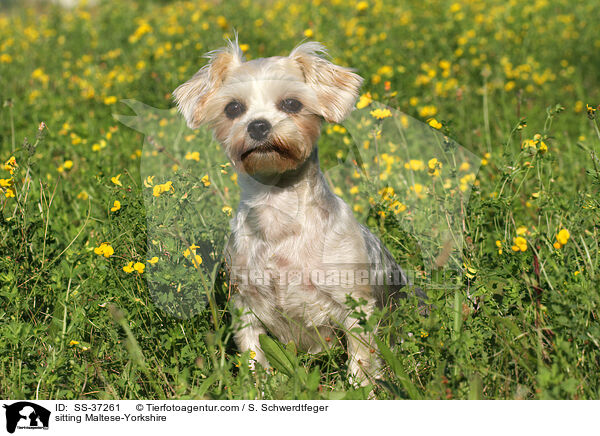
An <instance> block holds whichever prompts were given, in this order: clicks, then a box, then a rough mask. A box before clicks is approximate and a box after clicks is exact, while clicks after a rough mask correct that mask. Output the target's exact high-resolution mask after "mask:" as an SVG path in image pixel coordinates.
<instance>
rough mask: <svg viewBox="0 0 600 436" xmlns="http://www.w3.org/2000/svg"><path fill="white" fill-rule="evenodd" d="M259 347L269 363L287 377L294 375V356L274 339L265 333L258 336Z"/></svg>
mask: <svg viewBox="0 0 600 436" xmlns="http://www.w3.org/2000/svg"><path fill="white" fill-rule="evenodd" d="M259 341H260V347H261V348H262V350H263V352H264V353H265V356H266V357H267V360H268V361H269V363H270V364H271V365H272V366H273V368H275V369H276V370H278V371H279V372H282V373H284V374H285V375H287V376H288V377H294V374H295V373H296V357H295V356H294V355H293V354H292V353H290V352H289V351H287V350H286V349H285V348H284V347H283V345H281V344H280V343H279V342H277V341H274V340H273V339H271V338H270V337H268V336H267V335H264V334H263V335H260V336H259Z"/></svg>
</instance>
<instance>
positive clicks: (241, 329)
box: [234, 304, 269, 369]
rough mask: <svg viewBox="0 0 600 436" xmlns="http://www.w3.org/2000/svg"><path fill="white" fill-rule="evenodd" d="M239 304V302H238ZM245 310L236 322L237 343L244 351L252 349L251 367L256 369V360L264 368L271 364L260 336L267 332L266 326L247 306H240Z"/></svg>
mask: <svg viewBox="0 0 600 436" xmlns="http://www.w3.org/2000/svg"><path fill="white" fill-rule="evenodd" d="M236 306H237V304H236ZM240 308H241V309H242V310H243V313H242V315H241V316H240V319H239V320H238V321H237V322H236V323H235V333H234V339H235V343H236V345H237V347H238V350H240V351H241V352H242V353H243V352H244V351H250V357H251V359H250V362H249V365H250V368H251V369H254V365H255V362H259V363H260V364H261V365H262V366H263V367H264V368H267V367H268V366H269V363H268V362H267V358H266V357H265V354H264V353H263V351H262V348H261V347H260V340H259V336H260V335H261V334H263V333H266V331H265V329H264V327H263V326H262V324H261V323H260V321H259V320H258V318H257V317H256V315H254V314H253V313H252V312H250V311H249V310H248V309H247V308H244V307H240Z"/></svg>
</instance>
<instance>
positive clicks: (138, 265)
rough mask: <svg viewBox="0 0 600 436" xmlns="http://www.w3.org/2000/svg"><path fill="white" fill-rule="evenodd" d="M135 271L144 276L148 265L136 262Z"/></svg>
mask: <svg viewBox="0 0 600 436" xmlns="http://www.w3.org/2000/svg"><path fill="white" fill-rule="evenodd" d="M133 269H134V270H136V271H137V273H138V274H142V273H143V272H144V270H145V269H146V265H145V264H143V263H142V262H136V263H135V265H133Z"/></svg>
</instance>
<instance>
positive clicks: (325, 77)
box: [289, 42, 363, 123]
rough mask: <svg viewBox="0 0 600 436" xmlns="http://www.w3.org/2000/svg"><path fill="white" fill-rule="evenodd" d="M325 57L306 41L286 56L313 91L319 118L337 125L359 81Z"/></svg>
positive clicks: (322, 49) (350, 105)
mask: <svg viewBox="0 0 600 436" xmlns="http://www.w3.org/2000/svg"><path fill="white" fill-rule="evenodd" d="M326 55H327V50H326V49H325V47H324V46H323V45H322V44H320V43H318V42H306V43H304V44H301V45H299V46H298V47H296V48H295V49H294V50H292V52H291V53H290V56H289V57H290V58H291V59H293V60H294V61H296V62H297V64H298V65H299V66H300V69H301V70H302V73H303V74H304V80H305V82H306V83H307V84H308V85H309V86H310V87H311V88H312V89H313V90H314V91H315V93H316V96H317V100H318V103H319V112H320V115H321V116H322V117H323V118H325V120H327V121H329V122H332V123H339V122H341V121H342V120H344V118H346V116H348V114H349V113H350V111H351V110H352V108H353V107H354V102H355V101H356V98H357V97H358V90H359V89H360V85H361V84H362V81H363V79H362V77H360V76H359V75H358V74H355V73H353V72H352V70H351V69H350V68H344V67H340V66H339V65H335V64H333V63H331V62H329V61H328V60H327V59H325V57H324V56H326Z"/></svg>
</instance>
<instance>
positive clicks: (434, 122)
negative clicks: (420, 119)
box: [428, 118, 442, 130]
mask: <svg viewBox="0 0 600 436" xmlns="http://www.w3.org/2000/svg"><path fill="white" fill-rule="evenodd" d="M428 124H429V125H430V126H431V127H433V128H434V129H438V130H439V129H441V128H442V123H440V122H439V121H438V120H436V119H435V118H432V119H430V120H429V123H428Z"/></svg>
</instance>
